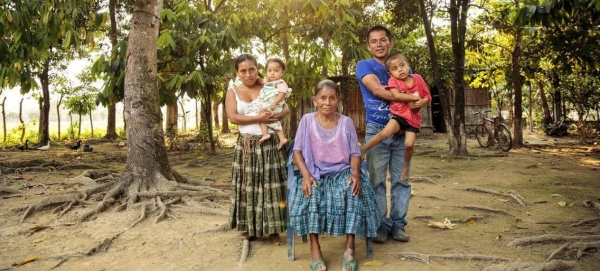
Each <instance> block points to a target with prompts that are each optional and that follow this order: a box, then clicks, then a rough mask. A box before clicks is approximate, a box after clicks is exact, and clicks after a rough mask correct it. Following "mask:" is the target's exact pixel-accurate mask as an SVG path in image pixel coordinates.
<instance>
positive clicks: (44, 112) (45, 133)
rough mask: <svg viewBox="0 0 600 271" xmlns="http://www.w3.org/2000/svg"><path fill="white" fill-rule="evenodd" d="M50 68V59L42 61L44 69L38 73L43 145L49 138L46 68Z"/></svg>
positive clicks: (41, 141)
mask: <svg viewBox="0 0 600 271" xmlns="http://www.w3.org/2000/svg"><path fill="white" fill-rule="evenodd" d="M49 69H50V59H49V58H48V59H47V60H46V62H44V70H43V71H42V73H41V74H40V83H41V85H42V100H41V101H42V104H41V112H40V143H43V144H44V145H45V144H46V143H47V141H48V140H50V130H49V128H50V127H49V126H50V89H49V85H48V84H49V81H48V79H49V76H48V70H49Z"/></svg>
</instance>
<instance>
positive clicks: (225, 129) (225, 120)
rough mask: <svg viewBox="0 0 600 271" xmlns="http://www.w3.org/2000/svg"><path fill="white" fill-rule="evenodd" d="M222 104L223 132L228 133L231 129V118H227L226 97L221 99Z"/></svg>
mask: <svg viewBox="0 0 600 271" xmlns="http://www.w3.org/2000/svg"><path fill="white" fill-rule="evenodd" d="M221 105H222V107H221V108H222V113H221V114H222V116H221V119H222V120H223V124H222V125H221V134H228V133H229V132H231V131H230V130H229V119H228V118H227V110H225V99H223V101H221Z"/></svg>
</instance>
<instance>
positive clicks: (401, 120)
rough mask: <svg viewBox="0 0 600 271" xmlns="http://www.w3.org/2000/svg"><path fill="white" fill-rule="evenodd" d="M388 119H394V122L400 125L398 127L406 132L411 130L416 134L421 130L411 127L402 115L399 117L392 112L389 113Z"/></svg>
mask: <svg viewBox="0 0 600 271" xmlns="http://www.w3.org/2000/svg"><path fill="white" fill-rule="evenodd" d="M390 120H395V121H396V122H398V125H400V129H401V130H404V131H406V132H413V133H415V134H418V133H420V132H421V130H420V129H419V128H416V127H413V126H411V125H410V124H408V122H406V120H405V119H404V118H403V117H399V116H396V115H394V114H390Z"/></svg>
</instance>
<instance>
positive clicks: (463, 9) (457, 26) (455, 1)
mask: <svg viewBox="0 0 600 271" xmlns="http://www.w3.org/2000/svg"><path fill="white" fill-rule="evenodd" d="M468 10H469V0H450V8H449V12H450V28H451V31H450V32H451V39H452V55H453V56H454V115H453V116H452V117H453V121H452V122H451V123H452V125H450V126H448V127H449V128H450V130H449V131H448V135H449V136H448V137H449V144H450V153H451V154H454V155H465V154H468V152H467V133H466V129H465V81H464V71H465V33H466V30H467V13H468Z"/></svg>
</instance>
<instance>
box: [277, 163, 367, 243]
mask: <svg viewBox="0 0 600 271" xmlns="http://www.w3.org/2000/svg"><path fill="white" fill-rule="evenodd" d="M350 174H351V172H350V169H346V170H344V171H342V172H339V173H335V174H328V175H325V176H321V179H320V180H319V181H317V186H318V187H316V188H315V187H312V194H311V196H310V197H308V198H305V197H304V194H303V193H302V175H301V174H300V173H299V172H298V171H296V172H295V173H294V177H295V178H294V181H293V183H290V184H288V185H290V194H289V198H288V205H289V208H290V213H289V216H290V223H291V225H292V226H293V227H294V229H295V230H296V232H297V233H298V235H300V236H301V235H306V234H311V233H312V234H322V233H327V234H329V235H332V236H340V235H344V234H355V235H357V236H358V237H361V238H364V237H375V236H376V235H377V228H378V227H379V215H378V213H377V206H376V203H375V193H374V192H373V188H372V187H371V183H370V182H369V178H368V175H367V173H366V171H364V170H361V174H360V178H361V192H360V194H359V195H358V196H354V195H352V184H349V183H348V180H349V178H350Z"/></svg>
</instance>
